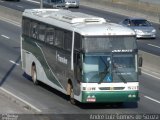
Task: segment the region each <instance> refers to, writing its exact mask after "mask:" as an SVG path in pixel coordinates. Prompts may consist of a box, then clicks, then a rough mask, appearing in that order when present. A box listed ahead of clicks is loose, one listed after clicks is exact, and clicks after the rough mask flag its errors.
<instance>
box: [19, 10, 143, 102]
mask: <svg viewBox="0 0 160 120" xmlns="http://www.w3.org/2000/svg"><path fill="white" fill-rule="evenodd" d="M139 60H141V59H139V56H138V48H137V42H136V37H135V32H134V31H133V30H131V29H129V28H127V27H123V26H121V25H118V24H115V23H109V22H106V20H105V19H104V18H100V17H96V16H92V15H88V14H84V13H80V12H71V11H69V10H64V9H27V10H25V11H24V12H23V16H22V37H21V62H22V68H23V70H24V71H25V73H26V74H28V75H29V76H31V77H32V80H33V82H34V83H35V84H37V83H38V81H41V82H43V83H45V84H47V85H49V86H51V87H53V88H54V89H56V90H58V91H61V92H62V93H64V94H66V95H68V96H70V101H71V103H73V104H74V103H75V101H79V102H82V103H106V102H117V103H119V102H137V101H138V100H139V95H138V93H139V82H138V73H139V69H140V68H139V67H140V63H141V62H139Z"/></svg>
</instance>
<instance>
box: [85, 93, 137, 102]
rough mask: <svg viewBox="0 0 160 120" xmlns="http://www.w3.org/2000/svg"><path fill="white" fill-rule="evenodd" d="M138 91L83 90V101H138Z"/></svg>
mask: <svg viewBox="0 0 160 120" xmlns="http://www.w3.org/2000/svg"><path fill="white" fill-rule="evenodd" d="M138 100H139V92H138V91H97V92H96V91H94V92H92V91H91V92H87V91H83V92H82V103H93V102H94V103H105V102H136V101H138Z"/></svg>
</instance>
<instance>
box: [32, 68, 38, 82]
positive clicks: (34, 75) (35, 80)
mask: <svg viewBox="0 0 160 120" xmlns="http://www.w3.org/2000/svg"><path fill="white" fill-rule="evenodd" d="M31 77H32V81H33V83H34V84H35V85H37V84H38V81H37V72H36V66H35V65H33V66H32V68H31Z"/></svg>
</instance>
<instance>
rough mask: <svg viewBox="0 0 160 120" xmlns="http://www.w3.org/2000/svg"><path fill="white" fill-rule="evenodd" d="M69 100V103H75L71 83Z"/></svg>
mask: <svg viewBox="0 0 160 120" xmlns="http://www.w3.org/2000/svg"><path fill="white" fill-rule="evenodd" d="M69 89H70V90H69V92H70V93H69V97H70V98H69V100H70V103H71V104H73V105H75V104H76V102H75V99H74V92H73V86H72V85H71V84H69Z"/></svg>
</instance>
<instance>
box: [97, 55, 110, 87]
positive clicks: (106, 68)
mask: <svg viewBox="0 0 160 120" xmlns="http://www.w3.org/2000/svg"><path fill="white" fill-rule="evenodd" d="M100 59H101V60H102V61H103V63H104V64H105V71H104V76H103V77H102V78H101V79H100V81H99V82H98V84H100V83H102V82H103V80H104V78H105V77H106V75H107V74H108V73H109V71H108V68H109V66H108V65H107V64H106V62H105V61H104V60H103V58H102V57H100Z"/></svg>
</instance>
